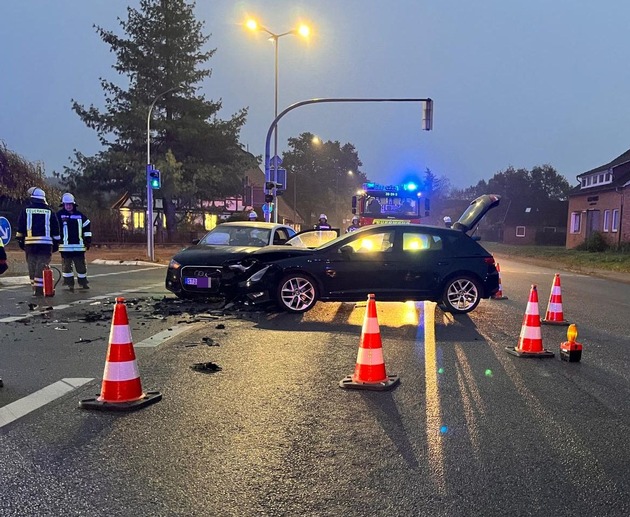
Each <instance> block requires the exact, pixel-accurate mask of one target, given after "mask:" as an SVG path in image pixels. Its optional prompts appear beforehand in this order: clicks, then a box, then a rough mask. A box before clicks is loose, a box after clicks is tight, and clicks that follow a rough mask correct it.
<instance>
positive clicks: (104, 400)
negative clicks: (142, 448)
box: [79, 298, 162, 411]
mask: <svg viewBox="0 0 630 517" xmlns="http://www.w3.org/2000/svg"><path fill="white" fill-rule="evenodd" d="M160 400H162V394H161V393H160V392H158V391H149V392H147V393H143V391H142V385H141V383H140V372H139V371H138V365H137V364H136V354H135V352H134V350H133V342H132V339H131V329H130V328H129V319H128V318H127V308H126V307H125V299H124V298H116V305H115V306H114V318H113V320H112V326H111V330H110V332H109V346H108V347H107V359H106V360H105V370H104V372H103V384H102V386H101V394H100V396H99V397H98V398H95V399H85V400H82V401H80V402H79V407H82V408H84V409H101V410H111V411H132V410H134V409H140V408H142V407H145V406H148V405H149V404H153V403H154V402H158V401H160Z"/></svg>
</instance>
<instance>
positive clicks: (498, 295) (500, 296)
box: [492, 262, 508, 300]
mask: <svg viewBox="0 0 630 517" xmlns="http://www.w3.org/2000/svg"><path fill="white" fill-rule="evenodd" d="M497 273H499V290H498V291H497V292H496V293H494V294H493V295H492V299H493V300H507V299H508V297H507V296H504V295H503V286H502V285H501V267H500V266H499V263H498V262H497Z"/></svg>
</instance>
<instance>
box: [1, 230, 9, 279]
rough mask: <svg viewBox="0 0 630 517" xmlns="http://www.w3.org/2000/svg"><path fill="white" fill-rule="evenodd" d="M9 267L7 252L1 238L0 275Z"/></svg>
mask: <svg viewBox="0 0 630 517" xmlns="http://www.w3.org/2000/svg"><path fill="white" fill-rule="evenodd" d="M7 269H9V266H7V252H6V251H4V242H2V239H0V275H1V274H2V273H4V272H5V271H6V270H7Z"/></svg>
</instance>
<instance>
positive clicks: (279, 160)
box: [269, 154, 282, 167]
mask: <svg viewBox="0 0 630 517" xmlns="http://www.w3.org/2000/svg"><path fill="white" fill-rule="evenodd" d="M269 165H270V166H271V167H280V165H282V158H280V157H279V156H278V155H277V154H276V155H275V156H274V157H273V158H272V159H271V160H269Z"/></svg>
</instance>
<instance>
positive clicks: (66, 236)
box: [57, 193, 92, 291]
mask: <svg viewBox="0 0 630 517" xmlns="http://www.w3.org/2000/svg"><path fill="white" fill-rule="evenodd" d="M60 206H61V207H62V208H61V210H59V212H57V218H58V219H59V225H60V226H61V242H60V243H59V251H60V252H61V276H62V277H63V285H64V286H66V287H67V288H68V289H69V290H70V291H74V272H73V269H72V268H73V265H74V269H75V270H76V272H77V282H78V284H79V285H80V286H81V287H82V288H83V289H89V288H90V286H89V285H88V279H87V267H86V265H85V252H86V250H89V249H90V244H91V243H92V231H91V229H90V220H89V219H88V218H87V216H86V215H85V214H82V213H81V212H79V211H78V210H77V203H76V201H75V199H74V196H73V195H72V194H70V193H65V194H64V195H63V196H62V198H61V205H60Z"/></svg>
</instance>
